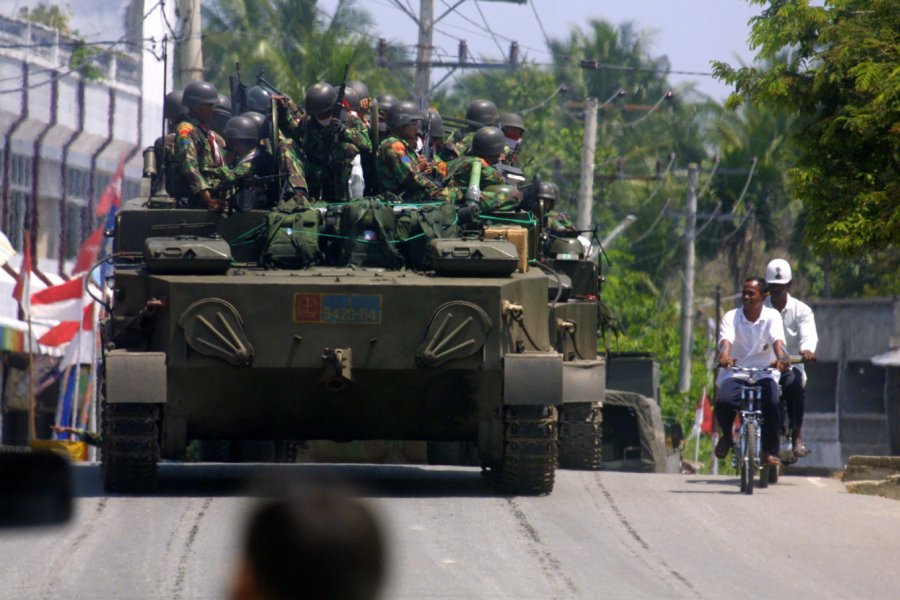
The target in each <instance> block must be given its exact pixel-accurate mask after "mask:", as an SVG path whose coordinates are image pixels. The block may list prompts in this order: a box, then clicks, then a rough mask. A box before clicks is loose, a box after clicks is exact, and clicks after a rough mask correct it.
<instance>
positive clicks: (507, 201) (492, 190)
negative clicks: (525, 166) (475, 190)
mask: <svg viewBox="0 0 900 600" xmlns="http://www.w3.org/2000/svg"><path fill="white" fill-rule="evenodd" d="M481 194H482V196H487V197H489V198H491V199H493V201H494V202H492V204H494V205H495V206H503V207H506V208H512V206H511V205H513V204H515V206H518V205H519V203H520V202H521V201H522V192H520V191H519V189H518V188H516V186H514V185H509V184H508V183H498V184H494V185H489V186H487V187H486V188H484V189H483V190H481Z"/></svg>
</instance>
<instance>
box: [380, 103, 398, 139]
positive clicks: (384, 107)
mask: <svg viewBox="0 0 900 600" xmlns="http://www.w3.org/2000/svg"><path fill="white" fill-rule="evenodd" d="M375 100H376V101H377V102H378V132H379V133H380V134H381V137H382V138H384V137H386V136H387V133H388V126H387V111H389V110H390V109H391V107H392V106H393V105H394V104H395V103H396V102H397V98H396V96H392V95H390V94H381V95H379V96H378V97H377V98H375Z"/></svg>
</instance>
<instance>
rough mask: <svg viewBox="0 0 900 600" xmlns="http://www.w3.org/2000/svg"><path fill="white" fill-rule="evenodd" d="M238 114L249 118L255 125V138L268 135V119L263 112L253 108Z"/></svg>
mask: <svg viewBox="0 0 900 600" xmlns="http://www.w3.org/2000/svg"><path fill="white" fill-rule="evenodd" d="M240 116H242V117H246V118H248V119H250V120H251V121H253V123H254V124H255V125H256V132H257V139H262V138H264V137H268V135H269V120H268V119H266V116H265V115H264V114H261V113H258V112H256V111H253V110H248V111H247V112H245V113H242V114H241V115H240Z"/></svg>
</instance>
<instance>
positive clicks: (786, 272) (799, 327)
mask: <svg viewBox="0 0 900 600" xmlns="http://www.w3.org/2000/svg"><path fill="white" fill-rule="evenodd" d="M791 275H792V274H791V265H790V264H788V262H787V261H786V260H784V259H783V258H776V259H774V260H772V261H769V264H768V265H766V283H768V284H769V297H768V298H766V303H765V304H766V306H769V307H772V308H774V309H775V310H777V311H778V312H780V313H781V319H782V321H783V322H784V335H785V341H786V342H787V345H786V348H787V351H788V353H789V354H793V355H796V354H799V355H801V356H802V357H803V362H812V361H814V360H816V346H817V345H818V343H819V336H818V334H817V333H816V318H815V316H813V311H812V309H811V308H810V307H809V306H808V305H806V304H804V303H803V302H800V301H799V300H797V299H796V298H794V297H793V296H791V295H790V294H789V293H788V292H789V291H790V289H791ZM805 386H806V371H805V369H804V368H803V365H802V364H799V365H794V367H793V368H792V369H791V370H789V371H786V372H784V373H782V374H781V389H782V394H783V395H784V399H785V406H786V408H787V413H788V420H789V423H790V426H791V437H792V439H791V442H792V444H793V447H794V454H795V455H796V456H798V457H803V456H808V455H809V449H808V448H807V447H806V446H805V445H803V439H802V437H801V435H800V429H801V427H802V426H803V411H804V403H805V401H806V391H805V390H804V387H805Z"/></svg>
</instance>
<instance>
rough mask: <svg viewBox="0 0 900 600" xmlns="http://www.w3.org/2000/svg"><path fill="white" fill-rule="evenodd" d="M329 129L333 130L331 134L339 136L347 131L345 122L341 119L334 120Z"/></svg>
mask: <svg viewBox="0 0 900 600" xmlns="http://www.w3.org/2000/svg"><path fill="white" fill-rule="evenodd" d="M328 128H329V129H330V130H331V133H333V134H335V135H337V134H339V133H342V132H343V131H344V130H345V129H347V126H346V125H344V122H343V121H342V120H340V119H332V120H331V123H329V125H328Z"/></svg>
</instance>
